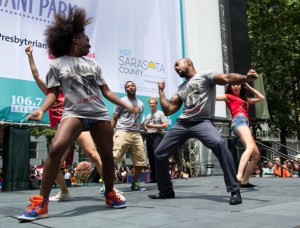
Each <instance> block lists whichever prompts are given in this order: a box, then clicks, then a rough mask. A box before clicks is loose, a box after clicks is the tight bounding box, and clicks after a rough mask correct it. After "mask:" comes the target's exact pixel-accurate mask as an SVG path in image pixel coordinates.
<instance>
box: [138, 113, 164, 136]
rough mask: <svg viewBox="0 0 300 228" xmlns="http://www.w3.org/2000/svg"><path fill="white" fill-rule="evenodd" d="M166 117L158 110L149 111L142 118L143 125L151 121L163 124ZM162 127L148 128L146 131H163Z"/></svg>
mask: <svg viewBox="0 0 300 228" xmlns="http://www.w3.org/2000/svg"><path fill="white" fill-rule="evenodd" d="M167 121H168V120H167V117H166V116H165V114H164V113H163V112H162V111H160V110H156V112H154V113H150V114H148V115H147V116H146V118H145V119H144V122H143V123H144V125H146V124H149V123H152V124H155V125H156V124H163V123H165V122H167ZM163 131H164V129H156V128H148V130H147V133H163Z"/></svg>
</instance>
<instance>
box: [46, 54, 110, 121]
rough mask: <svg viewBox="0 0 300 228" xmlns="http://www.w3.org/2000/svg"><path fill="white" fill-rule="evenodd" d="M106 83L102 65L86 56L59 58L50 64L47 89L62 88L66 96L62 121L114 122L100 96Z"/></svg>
mask: <svg viewBox="0 0 300 228" xmlns="http://www.w3.org/2000/svg"><path fill="white" fill-rule="evenodd" d="M105 84H106V82H105V80H104V78H103V77H102V72H101V69H100V67H99V65H98V64H97V63H96V62H94V61H92V60H89V59H85V58H83V57H71V56H62V57H59V58H57V59H55V60H53V62H52V63H51V64H50V69H49V72H48V74H47V87H48V88H52V87H56V86H61V88H62V91H63V93H64V95H65V100H64V114H63V116H62V119H64V118H66V117H69V116H74V117H78V118H89V119H97V120H110V118H109V113H108V110H107V108H106V106H105V104H104V102H103V101H102V98H101V96H100V91H101V90H100V88H99V86H101V85H105Z"/></svg>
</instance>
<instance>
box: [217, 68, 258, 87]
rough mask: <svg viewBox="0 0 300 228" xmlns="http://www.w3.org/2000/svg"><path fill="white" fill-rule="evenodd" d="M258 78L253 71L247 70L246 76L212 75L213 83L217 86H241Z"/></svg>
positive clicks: (233, 74) (231, 74) (232, 74)
mask: <svg viewBox="0 0 300 228" xmlns="http://www.w3.org/2000/svg"><path fill="white" fill-rule="evenodd" d="M257 78H258V74H257V73H256V71H255V70H252V69H251V70H249V72H248V73H247V75H242V74H235V73H229V74H216V75H214V79H213V80H214V82H215V83H216V84H218V85H226V84H243V83H247V82H253V81H254V80H256V79H257Z"/></svg>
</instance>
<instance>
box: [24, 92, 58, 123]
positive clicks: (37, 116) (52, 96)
mask: <svg viewBox="0 0 300 228" xmlns="http://www.w3.org/2000/svg"><path fill="white" fill-rule="evenodd" d="M58 94H59V87H54V88H51V89H50V91H49V93H48V94H47V96H46V99H45V101H44V103H43V104H42V106H41V107H40V109H38V110H36V111H34V112H32V113H30V114H29V115H28V116H27V119H28V120H37V121H40V120H41V119H42V117H43V115H44V113H45V112H46V111H47V110H48V109H49V108H50V107H51V106H52V105H53V104H54V103H55V101H56V100H57V98H58Z"/></svg>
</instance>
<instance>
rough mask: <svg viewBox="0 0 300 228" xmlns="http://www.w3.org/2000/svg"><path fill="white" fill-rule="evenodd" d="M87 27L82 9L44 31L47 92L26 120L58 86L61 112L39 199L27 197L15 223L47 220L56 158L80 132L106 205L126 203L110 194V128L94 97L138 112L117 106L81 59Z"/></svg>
mask: <svg viewBox="0 0 300 228" xmlns="http://www.w3.org/2000/svg"><path fill="white" fill-rule="evenodd" d="M90 23H91V19H90V18H87V17H86V11H85V10H84V9H81V8H74V9H71V10H70V11H69V13H68V15H67V17H66V16H65V15H60V14H55V16H54V24H52V25H50V26H49V27H48V28H47V30H46V32H45V35H46V42H47V44H48V47H49V51H50V54H52V55H53V56H54V57H55V58H56V59H55V60H53V62H52V63H51V64H50V69H49V71H48V74H47V78H46V80H47V87H48V88H49V90H50V91H49V93H48V95H47V96H46V100H45V101H44V103H43V105H42V106H41V107H40V109H39V110H36V111H34V112H33V113H31V114H30V115H29V116H28V117H27V118H28V119H29V120H41V118H42V116H43V114H44V112H45V111H46V110H47V109H49V108H50V107H51V106H52V105H53V104H54V103H55V101H56V100H57V97H58V95H59V88H60V87H61V88H62V90H63V93H64V95H65V100H64V113H63V116H62V118H61V122H60V124H59V126H58V128H57V131H56V134H55V136H54V138H53V141H52V144H51V146H50V149H49V154H48V157H47V159H46V161H45V164H44V175H43V181H42V185H41V189H40V195H39V196H33V197H31V198H30V201H31V205H30V206H29V207H28V208H27V212H25V213H23V214H22V215H21V216H19V217H18V219H19V220H20V221H32V220H36V219H39V218H45V217H48V202H49V200H48V199H49V195H50V191H51V188H52V184H53V183H54V180H55V178H56V176H57V173H58V170H59V166H60V160H61V157H62V156H63V154H64V152H65V151H66V149H67V148H68V146H69V145H71V144H72V142H74V141H75V140H76V139H77V138H78V136H79V135H80V134H81V132H82V131H90V133H91V136H92V138H93V140H94V142H95V144H96V147H97V148H99V153H100V157H101V158H102V171H103V180H104V183H105V188H106V193H105V199H106V204H107V205H108V206H111V207H113V208H124V207H126V204H125V203H126V199H125V198H124V197H123V196H122V195H121V194H120V193H116V191H114V190H113V185H114V177H115V176H114V160H113V154H112V147H113V141H112V138H113V130H112V127H111V124H110V117H109V113H108V110H107V108H106V106H105V104H104V102H103V100H102V98H101V96H100V94H101V93H102V95H103V96H104V97H105V98H106V99H108V100H109V101H111V102H113V103H115V104H117V105H120V106H122V107H124V108H126V109H128V110H129V111H130V112H132V113H138V109H137V108H132V107H129V106H127V105H126V104H125V103H123V102H122V101H121V100H120V99H119V98H118V97H117V96H116V95H115V94H114V93H113V92H112V91H111V90H110V88H109V87H108V85H107V83H106V82H105V80H104V78H103V76H102V72H101V69H100V67H99V65H98V64H97V63H95V62H94V61H91V60H89V59H87V58H84V56H86V55H87V54H88V53H89V49H90V47H91V46H90V44H89V38H88V36H87V35H86V34H85V33H84V31H85V27H86V26H87V25H88V24H90Z"/></svg>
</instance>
